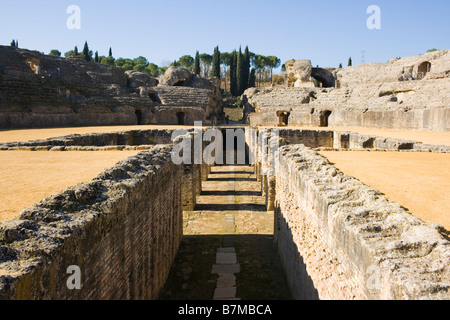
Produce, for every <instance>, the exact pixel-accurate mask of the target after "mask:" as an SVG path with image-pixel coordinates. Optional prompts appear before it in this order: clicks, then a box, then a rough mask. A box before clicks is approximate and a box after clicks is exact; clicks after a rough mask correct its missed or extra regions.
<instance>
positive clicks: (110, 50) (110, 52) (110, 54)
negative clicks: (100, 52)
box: [109, 47, 112, 57]
mask: <svg viewBox="0 0 450 320" xmlns="http://www.w3.org/2000/svg"><path fill="white" fill-rule="evenodd" d="M109 56H110V57H112V49H111V47H109Z"/></svg>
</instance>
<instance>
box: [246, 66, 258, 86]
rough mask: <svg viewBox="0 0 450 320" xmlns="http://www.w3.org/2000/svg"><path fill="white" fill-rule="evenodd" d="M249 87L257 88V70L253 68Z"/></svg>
mask: <svg viewBox="0 0 450 320" xmlns="http://www.w3.org/2000/svg"><path fill="white" fill-rule="evenodd" d="M248 87H249V88H254V87H256V70H255V68H252V71H251V72H250V76H249V78H248Z"/></svg>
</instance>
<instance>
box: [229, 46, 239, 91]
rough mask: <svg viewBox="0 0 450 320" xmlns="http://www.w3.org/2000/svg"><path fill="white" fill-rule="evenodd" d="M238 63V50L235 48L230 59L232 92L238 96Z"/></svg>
mask: <svg viewBox="0 0 450 320" xmlns="http://www.w3.org/2000/svg"><path fill="white" fill-rule="evenodd" d="M236 65H237V53H236V50H234V51H233V52H232V53H231V59H230V92H231V95H232V96H237V90H236V89H237V88H236V87H237V83H236Z"/></svg>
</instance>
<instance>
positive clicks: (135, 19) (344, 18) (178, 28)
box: [0, 0, 450, 67]
mask: <svg viewBox="0 0 450 320" xmlns="http://www.w3.org/2000/svg"><path fill="white" fill-rule="evenodd" d="M69 5H78V6H79V7H80V9H81V29H80V30H69V29H68V28H67V27H66V20H67V18H68V17H69V15H68V14H67V13H66V10H67V7H68V6H69ZM370 5H378V6H379V7H380V9H381V30H369V29H368V28H367V27H366V21H367V19H368V18H369V16H370V15H369V14H367V12H366V10H367V8H368V7H369V6H370ZM449 14H450V1H448V0H428V1H424V0H390V1H385V0H370V1H366V0H342V1H338V0H322V1H311V0H308V1H303V0H277V1H272V0H270V1H269V0H227V1H216V0H210V1H206V0H189V1H186V0H166V1H153V0H151V1H143V0H128V1H114V0H90V1H85V0H71V1H65V0H45V1H37V0H27V1H21V0H16V1H4V0H0V17H1V18H0V44H1V45H9V44H10V42H11V40H12V39H18V40H19V46H20V47H21V48H26V49H31V50H39V51H43V52H45V53H48V52H49V51H50V50H51V49H58V50H60V51H61V52H63V53H64V52H66V51H69V50H71V49H73V47H74V46H75V45H78V48H79V49H80V50H82V47H83V44H84V42H85V41H88V43H89V46H90V49H91V50H94V51H95V50H98V51H99V54H100V55H107V53H108V49H109V47H112V49H113V54H114V57H116V58H118V57H124V58H135V57H138V56H140V55H142V56H145V57H146V58H147V59H148V60H149V61H150V62H153V63H156V64H158V65H164V64H165V63H167V62H169V61H173V60H175V59H178V58H179V57H180V56H182V55H184V54H190V55H194V54H195V52H196V50H199V51H200V52H201V53H203V52H207V53H210V54H212V52H213V49H214V47H215V46H216V45H219V47H220V50H221V51H232V50H233V49H237V48H239V46H240V45H242V46H243V47H245V46H246V45H248V46H249V48H250V50H251V51H253V52H255V53H259V54H263V55H275V56H278V57H279V58H280V59H281V60H282V61H283V62H284V61H286V60H288V59H291V58H293V59H310V60H312V63H313V65H320V66H322V67H337V66H338V65H339V63H342V64H343V65H346V64H347V60H348V57H350V56H351V57H352V59H353V63H354V64H359V63H361V60H362V52H363V51H364V56H365V62H386V61H388V60H389V59H391V58H394V57H407V56H414V55H417V54H420V53H425V52H426V51H427V50H428V49H430V48H438V49H450V42H449V39H450V17H449V16H448V15H449Z"/></svg>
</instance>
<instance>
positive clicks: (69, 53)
mask: <svg viewBox="0 0 450 320" xmlns="http://www.w3.org/2000/svg"><path fill="white" fill-rule="evenodd" d="M64 56H65V57H66V58H69V57H76V55H75V51H74V50H70V51H67V52H66V53H64Z"/></svg>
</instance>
